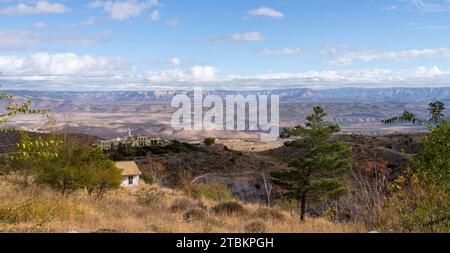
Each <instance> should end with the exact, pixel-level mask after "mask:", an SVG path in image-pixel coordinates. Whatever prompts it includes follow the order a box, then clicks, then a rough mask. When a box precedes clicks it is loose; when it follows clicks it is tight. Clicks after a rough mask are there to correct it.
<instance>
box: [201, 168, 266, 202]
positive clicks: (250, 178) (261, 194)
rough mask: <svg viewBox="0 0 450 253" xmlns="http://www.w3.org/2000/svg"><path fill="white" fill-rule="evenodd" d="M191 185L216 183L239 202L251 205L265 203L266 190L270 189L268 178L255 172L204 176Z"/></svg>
mask: <svg viewBox="0 0 450 253" xmlns="http://www.w3.org/2000/svg"><path fill="white" fill-rule="evenodd" d="M193 183H195V184H210V183H216V184H220V185H224V186H227V187H228V188H229V189H230V191H231V192H232V193H233V194H234V195H236V196H237V197H239V198H240V199H241V200H243V201H246V202H252V203H267V190H268V189H270V181H268V177H267V176H265V175H264V174H260V173H255V172H244V173H239V174H230V175H220V174H206V175H202V176H199V177H197V178H195V179H194V180H193Z"/></svg>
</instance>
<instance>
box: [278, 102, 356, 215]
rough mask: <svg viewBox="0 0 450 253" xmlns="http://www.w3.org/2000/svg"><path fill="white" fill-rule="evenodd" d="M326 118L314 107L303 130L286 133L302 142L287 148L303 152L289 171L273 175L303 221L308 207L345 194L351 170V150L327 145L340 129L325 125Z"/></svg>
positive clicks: (335, 145) (300, 127)
mask: <svg viewBox="0 0 450 253" xmlns="http://www.w3.org/2000/svg"><path fill="white" fill-rule="evenodd" d="M326 115H327V114H326V113H325V111H324V109H322V108H321V107H315V108H314V114H313V115H310V116H308V117H307V118H306V119H307V121H308V122H307V124H306V126H305V127H303V126H298V127H296V128H294V129H291V130H290V131H289V135H292V136H300V137H303V140H301V141H294V142H290V143H286V145H289V146H293V147H296V148H299V149H302V150H303V151H304V152H303V154H302V155H301V156H299V157H295V158H292V159H290V160H289V161H288V163H289V166H290V167H291V168H292V169H290V170H287V171H281V172H276V173H272V176H273V177H274V183H275V184H276V185H277V186H278V187H279V188H281V190H282V191H283V193H284V195H285V196H288V197H291V198H294V199H296V200H297V201H299V203H300V208H299V210H300V219H301V220H302V221H304V220H305V214H306V206H307V204H308V203H313V202H317V201H323V200H326V199H329V198H337V197H339V196H341V195H343V194H344V193H345V192H346V188H345V184H344V182H343V181H344V180H343V177H344V175H345V173H346V172H348V171H349V170H350V169H351V163H352V162H351V161H352V160H351V159H352V149H351V147H349V146H348V145H347V144H345V143H341V142H331V141H330V138H331V135H332V134H333V133H338V132H340V127H339V125H336V124H331V123H329V122H326V121H325V117H326Z"/></svg>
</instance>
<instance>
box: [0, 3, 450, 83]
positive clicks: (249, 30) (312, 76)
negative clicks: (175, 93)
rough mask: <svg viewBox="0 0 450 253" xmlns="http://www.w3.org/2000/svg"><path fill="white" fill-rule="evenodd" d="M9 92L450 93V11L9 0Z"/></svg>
mask: <svg viewBox="0 0 450 253" xmlns="http://www.w3.org/2000/svg"><path fill="white" fill-rule="evenodd" d="M0 71H1V72H2V73H1V76H0V85H2V87H3V88H8V89H37V90H150V89H161V88H189V87H194V86H203V87H205V88H211V89H267V88H286V87H312V88H326V87H349V86H359V87H360V86H362V87H392V86H404V87H413V86H416V87H433V86H450V0H315V1H309V0H245V1H244V0H240V1H238V0H214V1H212V0H190V1H186V0H111V1H67V0H37V1H33V0H0Z"/></svg>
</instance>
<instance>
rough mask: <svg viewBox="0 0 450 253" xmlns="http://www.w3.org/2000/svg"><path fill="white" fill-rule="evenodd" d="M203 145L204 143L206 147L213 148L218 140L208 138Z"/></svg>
mask: <svg viewBox="0 0 450 253" xmlns="http://www.w3.org/2000/svg"><path fill="white" fill-rule="evenodd" d="M203 143H204V144H205V145H206V146H211V145H213V144H214V143H216V139H215V138H212V137H208V138H205V140H204V141H203Z"/></svg>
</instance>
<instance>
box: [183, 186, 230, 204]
mask: <svg viewBox="0 0 450 253" xmlns="http://www.w3.org/2000/svg"><path fill="white" fill-rule="evenodd" d="M190 196H191V197H193V198H201V197H205V198H207V199H210V200H213V201H231V200H234V199H235V197H234V195H233V193H231V191H230V189H228V187H226V186H223V185H220V184H197V185H194V187H193V188H192V189H191V192H190Z"/></svg>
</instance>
